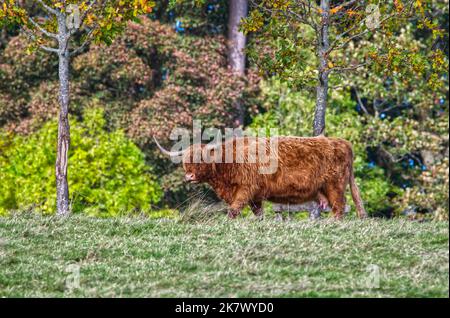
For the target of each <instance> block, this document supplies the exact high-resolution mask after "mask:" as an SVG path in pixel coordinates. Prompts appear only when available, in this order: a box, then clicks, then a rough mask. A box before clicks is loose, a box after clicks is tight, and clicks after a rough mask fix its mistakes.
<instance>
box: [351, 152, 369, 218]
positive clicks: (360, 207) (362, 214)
mask: <svg viewBox="0 0 450 318" xmlns="http://www.w3.org/2000/svg"><path fill="white" fill-rule="evenodd" d="M349 172H350V178H349V179H350V180H349V181H350V191H351V193H352V198H353V202H354V203H355V206H356V213H357V214H358V217H359V218H360V219H364V218H366V217H367V213H366V210H365V209H364V204H363V202H362V199H361V194H360V192H359V188H358V185H357V184H356V182H355V175H354V173H353V155H352V160H351V161H350V164H349Z"/></svg>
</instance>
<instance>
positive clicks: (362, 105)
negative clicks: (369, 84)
mask: <svg viewBox="0 0 450 318" xmlns="http://www.w3.org/2000/svg"><path fill="white" fill-rule="evenodd" d="M353 89H354V90H355V95H356V100H357V101H358V105H359V107H361V109H362V110H363V112H364V113H365V114H366V115H369V112H368V111H367V108H366V106H364V103H363V102H362V99H361V96H360V95H359V91H358V89H357V88H356V87H353Z"/></svg>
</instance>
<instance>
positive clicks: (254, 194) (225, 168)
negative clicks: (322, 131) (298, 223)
mask: <svg viewBox="0 0 450 318" xmlns="http://www.w3.org/2000/svg"><path fill="white" fill-rule="evenodd" d="M275 138H276V140H275ZM262 139H263V138H256V137H240V138H233V139H228V140H226V141H225V142H223V143H221V144H219V145H216V146H213V147H212V148H210V146H207V147H206V145H191V146H190V147H189V148H188V149H186V150H185V151H183V152H169V151H167V150H165V149H164V148H163V147H162V146H161V145H159V143H158V142H157V141H156V139H155V142H156V144H157V146H158V147H159V148H160V150H161V151H163V152H164V153H165V154H167V155H170V156H175V155H180V154H181V155H182V162H183V168H184V170H185V173H186V174H185V179H186V181H189V182H195V183H198V182H206V183H208V184H209V185H210V186H211V187H212V188H213V189H214V191H215V192H216V194H217V196H218V197H219V198H221V199H222V200H224V201H225V202H226V203H227V204H228V205H229V206H230V210H229V212H228V215H229V217H230V218H235V217H236V216H237V215H239V213H240V211H241V210H242V208H243V207H245V206H246V205H247V204H248V205H250V207H251V209H252V211H253V213H254V214H255V215H261V214H262V213H263V211H262V201H264V200H267V201H271V202H275V203H283V204H287V203H289V204H300V203H304V202H308V201H313V200H315V201H318V202H320V203H321V204H324V203H326V201H328V203H329V204H330V205H331V208H332V211H333V213H334V215H335V217H336V218H341V217H342V215H343V212H344V207H345V190H346V187H347V185H348V184H350V189H351V194H352V197H353V201H354V203H355V206H356V210H357V214H358V216H359V217H360V218H363V217H365V216H366V212H365V210H364V207H363V203H362V200H361V197H360V193H359V189H358V186H357V185H356V183H355V178H354V175H353V151H352V146H351V144H350V143H349V142H348V141H346V140H343V139H338V138H328V137H323V136H319V137H311V138H307V137H289V136H286V137H272V138H267V139H265V138H264V140H262ZM261 142H263V144H264V145H265V146H264V147H259V148H257V151H256V152H255V151H253V152H252V150H251V149H255V148H251V146H254V143H258V144H259V145H261ZM271 142H273V144H276V145H277V151H274V153H273V154H272V155H273V156H275V159H276V163H277V169H276V170H275V171H274V172H273V173H270V174H262V173H261V171H260V170H259V169H260V168H261V167H262V166H264V165H265V166H267V163H263V161H262V160H259V159H257V160H256V161H255V160H253V161H252V160H250V158H253V159H254V156H255V154H256V158H259V157H258V154H259V151H260V149H263V150H265V151H266V153H269V152H270V143H271ZM205 147H206V148H205ZM227 149H228V150H230V149H231V150H232V152H233V158H234V162H231V163H227V162H226V161H225V152H226V150H227ZM199 151H202V152H203V153H207V154H208V155H209V156H210V157H209V158H212V160H209V161H207V162H205V160H202V161H201V162H200V163H193V160H192V159H193V158H194V157H195V156H196V155H198V152H199ZM239 155H241V156H242V155H243V158H244V160H243V161H240V162H241V163H239V161H237V160H236V158H238V156H239ZM252 156H253V157H252ZM241 158H242V157H241ZM208 162H209V163H208ZM324 201H325V202H324Z"/></svg>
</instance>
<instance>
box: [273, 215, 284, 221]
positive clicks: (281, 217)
mask: <svg viewBox="0 0 450 318" xmlns="http://www.w3.org/2000/svg"><path fill="white" fill-rule="evenodd" d="M275 221H278V222H282V221H283V215H282V214H281V213H277V214H276V215H275Z"/></svg>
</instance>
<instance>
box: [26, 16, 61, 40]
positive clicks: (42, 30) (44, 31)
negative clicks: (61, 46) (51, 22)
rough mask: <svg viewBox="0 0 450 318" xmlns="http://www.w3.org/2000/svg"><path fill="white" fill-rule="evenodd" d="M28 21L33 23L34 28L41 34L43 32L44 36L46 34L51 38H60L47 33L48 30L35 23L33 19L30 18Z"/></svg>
mask: <svg viewBox="0 0 450 318" xmlns="http://www.w3.org/2000/svg"><path fill="white" fill-rule="evenodd" d="M28 20H29V21H30V22H31V24H32V25H34V27H35V28H36V29H38V30H39V31H40V32H42V33H43V34H45V35H46V36H48V37H49V38H53V39H58V36H57V35H56V34H54V33H51V32H49V31H47V30H46V29H44V28H43V27H42V26H41V25H40V24H39V23H37V22H36V21H34V20H33V18H32V17H28Z"/></svg>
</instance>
